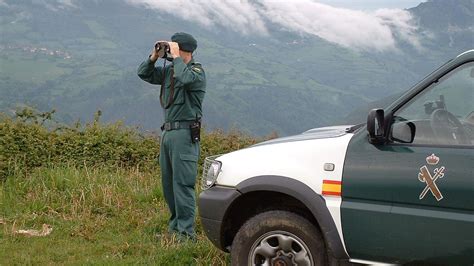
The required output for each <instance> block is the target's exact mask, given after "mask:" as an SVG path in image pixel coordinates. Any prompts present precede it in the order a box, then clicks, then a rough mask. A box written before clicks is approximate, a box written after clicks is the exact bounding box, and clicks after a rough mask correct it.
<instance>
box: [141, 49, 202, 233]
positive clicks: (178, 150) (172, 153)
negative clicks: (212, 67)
mask: <svg viewBox="0 0 474 266" xmlns="http://www.w3.org/2000/svg"><path fill="white" fill-rule="evenodd" d="M172 75H173V77H172ZM138 76H139V77H140V78H141V79H143V80H144V81H146V82H149V83H151V84H157V85H161V84H162V83H163V82H164V84H165V85H164V88H163V102H164V104H165V105H167V103H168V102H169V101H168V100H169V98H170V94H171V93H170V92H171V84H172V82H171V78H174V81H173V83H174V96H173V99H174V100H173V101H172V103H171V105H170V106H169V108H168V109H165V122H170V123H174V122H183V121H192V120H195V119H196V118H201V117H202V101H203V99H204V94H205V89H206V76H205V73H204V70H203V69H202V66H201V65H200V64H199V63H196V62H194V59H192V60H191V61H190V62H188V64H185V63H184V61H183V59H182V58H180V57H178V58H176V59H174V60H173V64H172V65H168V66H166V67H165V69H164V71H163V67H155V65H154V63H153V62H152V61H151V60H150V59H147V60H145V61H144V62H143V63H142V64H141V65H140V66H139V68H138ZM190 131H191V130H190V129H189V128H180V129H174V130H164V131H163V133H162V135H161V147H160V160H159V161H160V166H161V175H162V183H163V192H164V196H165V200H166V203H167V204H168V207H169V209H170V212H171V218H170V221H169V231H170V232H175V233H179V234H180V235H183V236H187V237H191V238H193V237H194V235H195V233H194V216H195V192H194V187H195V183H196V176H197V162H198V157H199V142H195V143H193V142H192V141H191V132H190Z"/></svg>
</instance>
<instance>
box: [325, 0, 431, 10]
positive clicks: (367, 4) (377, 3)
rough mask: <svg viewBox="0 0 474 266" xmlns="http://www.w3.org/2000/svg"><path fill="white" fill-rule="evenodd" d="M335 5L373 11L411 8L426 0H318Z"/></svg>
mask: <svg viewBox="0 0 474 266" xmlns="http://www.w3.org/2000/svg"><path fill="white" fill-rule="evenodd" d="M318 2H320V3H323V4H328V5H332V6H334V7H343V8H349V9H358V10H367V11H373V10H376V9H380V8H402V9H405V8H411V7H415V6H417V5H418V4H420V3H421V2H426V0H423V1H422V0H318Z"/></svg>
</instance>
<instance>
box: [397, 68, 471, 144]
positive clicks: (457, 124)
mask: <svg viewBox="0 0 474 266" xmlns="http://www.w3.org/2000/svg"><path fill="white" fill-rule="evenodd" d="M400 123H404V124H410V127H402V126H403V124H400ZM401 125H402V126H401ZM400 128H402V129H403V130H400ZM409 128H414V130H413V131H414V134H415V136H414V139H413V142H412V143H413V144H436V145H463V146H464V145H469V146H473V145H474V63H473V62H471V63H467V64H464V65H462V66H460V67H458V68H456V69H454V70H452V71H451V72H450V73H448V74H447V75H445V76H443V77H442V78H441V79H440V80H439V81H438V82H436V83H433V84H432V85H430V86H429V87H428V88H426V89H425V90H424V91H423V92H422V93H420V94H418V95H417V96H416V97H414V98H413V99H411V100H410V101H409V102H408V103H406V104H405V105H404V106H403V107H402V108H401V109H399V110H398V111H397V112H396V113H395V115H394V119H393V123H392V126H391V140H392V141H393V142H400V139H402V140H406V139H409V137H407V136H406V135H407V134H408V135H410V130H407V129H409Z"/></svg>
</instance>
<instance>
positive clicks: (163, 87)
mask: <svg viewBox="0 0 474 266" xmlns="http://www.w3.org/2000/svg"><path fill="white" fill-rule="evenodd" d="M165 67H166V60H165V62H164V63H163V75H162V77H163V82H162V83H161V90H160V104H161V107H163V108H164V109H168V108H170V106H171V105H172V104H173V102H174V77H173V75H174V68H173V67H171V75H170V81H171V86H170V94H169V97H168V103H167V104H166V105H165V104H164V99H163V98H164V97H165V93H164V90H165V88H166V87H165V80H166V77H165V74H166V73H165Z"/></svg>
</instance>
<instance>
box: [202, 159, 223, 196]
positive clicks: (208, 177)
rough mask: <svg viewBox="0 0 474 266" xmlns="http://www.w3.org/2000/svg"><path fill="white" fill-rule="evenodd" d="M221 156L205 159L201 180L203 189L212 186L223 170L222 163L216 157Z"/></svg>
mask: <svg viewBox="0 0 474 266" xmlns="http://www.w3.org/2000/svg"><path fill="white" fill-rule="evenodd" d="M219 156H220V155H216V156H211V157H207V158H206V159H204V166H203V171H202V181H201V188H202V189H203V190H204V189H208V188H210V187H212V186H213V185H214V183H215V182H216V180H217V176H218V175H219V173H220V171H221V166H222V163H221V162H219V161H216V160H214V159H215V158H217V157H219Z"/></svg>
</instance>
